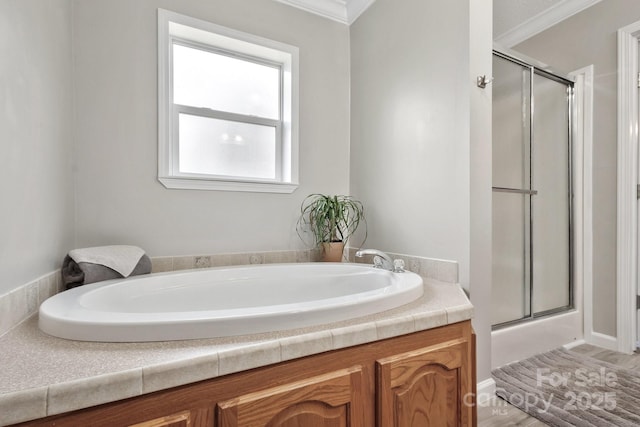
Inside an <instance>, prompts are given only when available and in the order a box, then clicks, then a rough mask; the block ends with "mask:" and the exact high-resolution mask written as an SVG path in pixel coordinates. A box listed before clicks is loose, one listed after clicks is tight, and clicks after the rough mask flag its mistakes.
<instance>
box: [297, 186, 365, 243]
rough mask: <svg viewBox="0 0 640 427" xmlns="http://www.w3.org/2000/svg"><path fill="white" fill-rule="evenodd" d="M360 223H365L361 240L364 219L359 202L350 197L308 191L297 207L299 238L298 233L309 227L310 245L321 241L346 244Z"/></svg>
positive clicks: (362, 208)
mask: <svg viewBox="0 0 640 427" xmlns="http://www.w3.org/2000/svg"><path fill="white" fill-rule="evenodd" d="M360 224H364V225H365V237H364V239H363V243H364V240H366V238H367V236H366V220H365V217H364V207H363V206H362V203H361V202H360V201H358V200H356V199H354V198H353V197H351V196H327V195H324V194H311V195H309V196H307V197H306V198H305V199H304V200H303V202H302V205H301V206H300V218H299V219H298V224H297V227H296V229H297V231H298V235H299V236H300V238H301V239H302V235H301V232H304V231H305V230H309V231H310V232H311V234H313V237H314V245H315V246H320V245H321V244H322V243H331V242H343V243H346V242H347V240H348V239H349V237H351V236H352V235H353V234H354V233H355V231H356V229H357V228H358V226H359V225H360ZM302 240H304V239H302Z"/></svg>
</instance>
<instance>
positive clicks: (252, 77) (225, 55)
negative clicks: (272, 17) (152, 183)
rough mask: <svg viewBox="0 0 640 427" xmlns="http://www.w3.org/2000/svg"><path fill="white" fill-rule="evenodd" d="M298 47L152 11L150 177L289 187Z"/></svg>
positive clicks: (240, 187) (294, 152)
mask: <svg viewBox="0 0 640 427" xmlns="http://www.w3.org/2000/svg"><path fill="white" fill-rule="evenodd" d="M297 61H298V49H297V48H296V47H293V46H289V45H286V44H283V43H279V42H275V41H271V40H267V39H264V38H261V37H257V36H254V35H251V34H246V33H242V32H239V31H235V30H232V29H229V28H225V27H220V26H218V25H214V24H211V23H209V22H205V21H201V20H198V19H195V18H190V17H188V16H184V15H179V14H177V13H174V12H169V11H166V10H162V9H158V102H159V108H158V116H159V117H158V123H159V131H158V138H159V142H158V179H159V180H160V182H162V183H163V184H164V185H165V186H166V187H167V188H187V189H210V190H229V191H263V192H277V193H291V192H292V191H294V190H295V189H296V187H297V180H298V165H297V160H298V141H297V123H296V122H297V104H298V103H297V93H298V91H297V75H296V73H297V68H298V64H297Z"/></svg>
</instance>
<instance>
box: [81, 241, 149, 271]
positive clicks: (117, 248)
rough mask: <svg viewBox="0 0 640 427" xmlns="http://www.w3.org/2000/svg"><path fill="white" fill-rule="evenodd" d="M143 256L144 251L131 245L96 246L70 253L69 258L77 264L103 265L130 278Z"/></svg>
mask: <svg viewBox="0 0 640 427" xmlns="http://www.w3.org/2000/svg"><path fill="white" fill-rule="evenodd" d="M143 255H144V250H143V249H141V248H139V247H137V246H129V245H112V246H96V247H92V248H81V249H73V250H71V251H69V256H70V257H71V259H73V260H74V261H75V262H77V263H81V262H90V263H92V264H101V265H104V266H107V267H109V268H110V269H112V270H115V271H117V272H118V273H120V274H122V276H124V277H129V275H130V274H131V272H132V271H133V269H134V268H136V265H137V264H138V261H140V258H142V256H143Z"/></svg>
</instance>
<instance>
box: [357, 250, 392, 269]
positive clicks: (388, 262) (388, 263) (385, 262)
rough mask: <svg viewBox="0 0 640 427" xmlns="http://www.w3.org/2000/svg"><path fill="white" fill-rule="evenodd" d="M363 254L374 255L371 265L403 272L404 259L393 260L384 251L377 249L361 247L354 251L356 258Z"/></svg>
mask: <svg viewBox="0 0 640 427" xmlns="http://www.w3.org/2000/svg"><path fill="white" fill-rule="evenodd" d="M365 255H375V256H374V257H373V266H374V267H376V268H384V269H385V270H389V271H393V272H395V273H402V272H404V261H402V260H401V259H396V260H394V259H393V258H391V257H390V256H389V255H387V254H386V253H384V252H382V251H379V250H377V249H362V250H359V251H358V252H356V256H357V257H358V258H361V257H363V256H365Z"/></svg>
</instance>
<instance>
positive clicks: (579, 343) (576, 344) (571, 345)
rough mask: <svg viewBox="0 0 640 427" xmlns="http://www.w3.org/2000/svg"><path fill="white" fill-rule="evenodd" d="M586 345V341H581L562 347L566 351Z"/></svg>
mask: <svg viewBox="0 0 640 427" xmlns="http://www.w3.org/2000/svg"><path fill="white" fill-rule="evenodd" d="M586 343H587V342H586V341H585V340H584V339H580V340H575V341H571V342H570V343H568V344H565V345H563V346H562V347H564V348H565V349H566V350H571V349H572V348H574V347H577V346H579V345H582V344H586Z"/></svg>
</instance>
